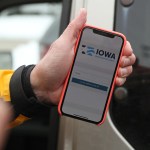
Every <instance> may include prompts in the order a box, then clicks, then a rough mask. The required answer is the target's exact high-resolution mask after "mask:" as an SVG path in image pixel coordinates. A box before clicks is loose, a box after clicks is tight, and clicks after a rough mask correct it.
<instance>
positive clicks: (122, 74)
mask: <svg viewBox="0 0 150 150" xmlns="http://www.w3.org/2000/svg"><path fill="white" fill-rule="evenodd" d="M135 60H136V57H135V55H134V53H133V50H132V47H131V45H130V43H129V42H128V41H127V43H126V46H125V48H124V53H123V56H122V58H121V61H120V68H119V70H118V75H117V78H116V84H117V85H118V86H121V85H123V84H124V83H125V81H126V78H127V77H128V76H129V75H130V74H131V73H132V70H133V68H132V65H133V64H134V63H135Z"/></svg>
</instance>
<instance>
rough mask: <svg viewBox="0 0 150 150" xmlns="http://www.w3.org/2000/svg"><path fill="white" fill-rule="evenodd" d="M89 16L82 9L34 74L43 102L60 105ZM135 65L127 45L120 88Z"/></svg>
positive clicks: (36, 90)
mask: <svg viewBox="0 0 150 150" xmlns="http://www.w3.org/2000/svg"><path fill="white" fill-rule="evenodd" d="M86 16H87V14H86V10H85V9H81V11H80V13H79V15H78V16H77V17H76V18H75V19H74V20H73V21H72V22H71V23H70V24H69V25H68V27H67V28H66V30H65V31H64V33H63V34H62V35H61V36H60V37H59V38H58V39H57V40H56V41H55V42H54V43H53V44H52V45H51V47H50V49H49V51H48V53H47V54H46V55H45V56H44V58H43V59H42V60H41V61H40V62H39V63H38V64H37V65H36V66H35V68H34V69H33V70H32V72H31V76H30V79H31V85H32V87H33V90H34V93H35V95H36V96H37V98H38V100H39V101H40V102H44V103H53V104H58V102H59V99H60V95H61V91H62V88H63V85H64V81H65V79H66V76H67V74H68V71H69V68H70V66H71V64H72V60H73V57H74V45H75V42H76V40H77V36H78V34H79V31H80V29H81V28H82V27H83V26H84V24H85V23H86ZM129 60H130V61H129ZM134 61H135V56H134V54H133V52H132V48H131V46H130V44H129V42H127V44H126V47H125V49H124V56H123V57H122V60H121V65H120V68H119V73H118V77H117V80H116V84H117V85H122V84H123V83H124V82H125V79H126V77H127V76H128V75H129V74H130V73H131V72H132V64H133V63H134ZM125 70H126V71H125Z"/></svg>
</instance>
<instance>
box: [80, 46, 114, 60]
mask: <svg viewBox="0 0 150 150" xmlns="http://www.w3.org/2000/svg"><path fill="white" fill-rule="evenodd" d="M82 48H83V49H82V54H86V55H89V56H95V57H97V58H102V59H107V60H110V61H114V60H115V57H116V56H115V53H111V52H108V51H105V50H102V49H95V48H94V47H92V46H86V45H82Z"/></svg>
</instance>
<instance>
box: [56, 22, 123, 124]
mask: <svg viewBox="0 0 150 150" xmlns="http://www.w3.org/2000/svg"><path fill="white" fill-rule="evenodd" d="M125 41H126V38H125V36H124V35H123V34H121V33H117V32H114V31H107V30H104V29H100V28H97V27H92V26H89V25H86V26H84V27H83V29H82V30H81V32H80V34H79V37H78V40H77V44H76V46H75V57H74V60H73V63H72V66H71V69H70V71H69V74H68V76H67V79H66V82H65V85H64V88H63V91H62V95H61V99H60V102H59V105H58V111H59V113H60V114H61V115H66V116H70V117H73V118H76V119H80V120H84V121H87V122H91V123H94V124H97V125H100V124H102V123H103V122H104V120H105V117H106V112H107V109H108V106H109V103H110V100H111V96H112V92H113V88H114V84H115V78H116V75H117V69H118V67H119V61H120V58H121V55H122V51H123V47H124V45H125Z"/></svg>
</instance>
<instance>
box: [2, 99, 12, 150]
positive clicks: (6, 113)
mask: <svg viewBox="0 0 150 150" xmlns="http://www.w3.org/2000/svg"><path fill="white" fill-rule="evenodd" d="M10 119H11V109H10V108H9V106H8V105H7V104H6V103H5V102H3V101H2V99H0V150H2V149H3V148H4V144H5V140H6V136H7V131H8V129H7V127H8V123H9V121H10Z"/></svg>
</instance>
